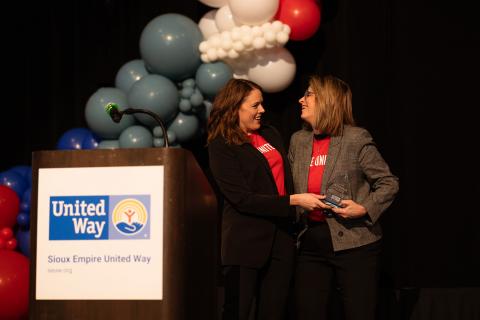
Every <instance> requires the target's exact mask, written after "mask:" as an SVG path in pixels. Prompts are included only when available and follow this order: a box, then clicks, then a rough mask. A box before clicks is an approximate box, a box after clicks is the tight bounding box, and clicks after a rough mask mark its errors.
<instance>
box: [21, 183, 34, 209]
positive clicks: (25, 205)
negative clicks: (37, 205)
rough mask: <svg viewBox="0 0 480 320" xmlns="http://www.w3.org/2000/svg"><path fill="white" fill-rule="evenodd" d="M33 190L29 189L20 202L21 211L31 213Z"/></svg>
mask: <svg viewBox="0 0 480 320" xmlns="http://www.w3.org/2000/svg"><path fill="white" fill-rule="evenodd" d="M31 194H32V188H28V189H27V190H25V192H24V193H23V195H22V198H21V201H20V211H22V212H27V213H30V202H31Z"/></svg>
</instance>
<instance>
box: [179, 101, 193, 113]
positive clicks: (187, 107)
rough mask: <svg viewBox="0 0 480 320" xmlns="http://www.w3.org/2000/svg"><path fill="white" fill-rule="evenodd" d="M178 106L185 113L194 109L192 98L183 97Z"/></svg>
mask: <svg viewBox="0 0 480 320" xmlns="http://www.w3.org/2000/svg"><path fill="white" fill-rule="evenodd" d="M178 108H179V109H180V111H181V112H183V113H186V112H190V111H191V110H192V104H191V103H190V100H187V99H181V100H180V103H179V104H178Z"/></svg>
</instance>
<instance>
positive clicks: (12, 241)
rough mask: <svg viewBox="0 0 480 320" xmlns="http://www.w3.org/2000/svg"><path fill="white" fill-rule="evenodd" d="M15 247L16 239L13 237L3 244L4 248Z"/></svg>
mask: <svg viewBox="0 0 480 320" xmlns="http://www.w3.org/2000/svg"><path fill="white" fill-rule="evenodd" d="M16 247H17V239H15V238H13V239H10V240H8V241H7V243H6V244H5V249H7V250H15V248H16Z"/></svg>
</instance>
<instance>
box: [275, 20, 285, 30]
mask: <svg viewBox="0 0 480 320" xmlns="http://www.w3.org/2000/svg"><path fill="white" fill-rule="evenodd" d="M272 28H273V30H275V31H277V32H278V31H281V30H282V28H283V23H282V21H280V20H275V21H273V22H272Z"/></svg>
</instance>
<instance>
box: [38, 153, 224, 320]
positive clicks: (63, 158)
mask: <svg viewBox="0 0 480 320" xmlns="http://www.w3.org/2000/svg"><path fill="white" fill-rule="evenodd" d="M152 165H155V166H157V165H162V166H164V195H163V199H164V203H163V217H164V218H163V299H162V300H91V299H88V297H85V299H86V300H82V299H78V300H37V296H36V292H37V291H36V268H37V220H38V216H37V212H38V207H37V205H38V204H37V200H38V192H39V190H38V179H39V177H38V173H39V169H42V168H85V167H122V166H152ZM32 169H33V184H32V185H33V188H32V206H31V207H32V229H31V239H32V240H31V248H32V252H31V264H30V270H31V271H30V283H31V285H30V310H29V318H30V319H48V320H55V319H58V320H63V319H89V320H94V319H99V320H100V319H102V320H104V319H116V320H121V319H142V320H147V319H169V320H180V319H185V320H186V319H215V318H216V314H217V311H216V287H215V286H216V282H215V281H216V279H215V278H216V271H217V209H216V206H217V203H216V197H215V194H214V192H213V190H212V188H211V187H210V184H209V182H208V180H207V178H206V177H205V176H204V174H203V172H202V170H201V168H200V167H199V166H198V164H197V162H196V160H195V158H194V157H193V156H192V154H191V153H190V152H189V151H187V150H185V149H181V148H148V149H114V150H105V149H102V150H79V151H39V152H34V153H33V164H32Z"/></svg>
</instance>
